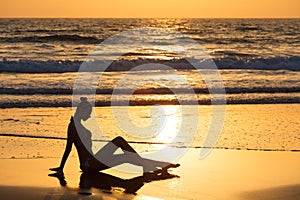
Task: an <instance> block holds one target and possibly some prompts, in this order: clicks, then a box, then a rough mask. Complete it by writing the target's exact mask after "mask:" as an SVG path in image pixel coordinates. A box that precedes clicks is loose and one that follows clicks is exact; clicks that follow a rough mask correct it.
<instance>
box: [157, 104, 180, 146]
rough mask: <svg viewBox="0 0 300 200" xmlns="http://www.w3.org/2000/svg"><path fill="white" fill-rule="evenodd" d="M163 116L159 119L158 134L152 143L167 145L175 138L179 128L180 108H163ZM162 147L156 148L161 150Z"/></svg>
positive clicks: (177, 106)
mask: <svg viewBox="0 0 300 200" xmlns="http://www.w3.org/2000/svg"><path fill="white" fill-rule="evenodd" d="M161 109H163V111H164V113H165V115H164V116H159V117H160V122H161V123H159V124H160V126H161V127H160V129H159V133H158V134H157V136H156V137H155V138H153V140H152V141H153V142H157V143H163V144H169V143H171V142H172V141H173V140H174V139H175V138H176V136H177V134H178V132H179V130H180V126H181V118H182V116H181V107H180V106H179V105H170V106H163V107H162V108H161ZM163 147H164V145H159V146H157V147H156V148H163Z"/></svg>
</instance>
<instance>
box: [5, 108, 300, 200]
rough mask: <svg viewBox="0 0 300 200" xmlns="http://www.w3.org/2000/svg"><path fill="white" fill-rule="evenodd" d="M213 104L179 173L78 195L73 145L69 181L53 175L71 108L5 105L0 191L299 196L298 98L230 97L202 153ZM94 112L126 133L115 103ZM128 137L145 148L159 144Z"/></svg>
mask: <svg viewBox="0 0 300 200" xmlns="http://www.w3.org/2000/svg"><path fill="white" fill-rule="evenodd" d="M210 108H211V107H210V106H200V111H199V115H200V116H201V118H200V119H201V120H200V122H199V125H198V126H199V132H198V133H197V134H196V137H195V141H194V143H193V145H192V148H189V149H188V151H187V153H186V154H184V156H183V157H182V158H181V159H180V160H179V161H178V162H179V163H180V164H181V166H180V167H179V168H177V169H174V170H172V173H174V174H176V175H178V176H180V178H173V179H167V180H161V181H154V182H150V183H145V185H144V186H143V187H141V189H139V190H138V191H137V194H136V195H133V194H124V193H123V192H122V189H120V188H115V189H114V190H113V191H107V190H106V191H103V190H99V189H93V190H92V195H79V194H78V190H79V178H80V174H81V172H80V169H79V164H78V159H77V153H76V151H75V149H73V151H72V153H71V155H70V158H69V160H68V161H67V164H66V169H65V178H66V181H67V186H68V187H61V186H60V184H59V181H58V180H57V179H55V178H53V177H48V174H49V173H50V171H49V170H48V168H50V167H56V166H58V165H59V163H60V157H61V155H62V153H63V150H64V147H65V140H64V138H65V137H66V128H67V124H68V122H69V118H70V115H71V114H72V110H71V108H24V109H21V108H12V109H1V110H0V113H1V117H0V121H1V127H0V134H2V135H1V137H0V138H1V140H0V148H1V151H0V153H1V155H0V166H1V172H0V196H1V199H2V198H3V199H233V200H234V199H237V200H239V199H246V200H247V199H258V200H260V199H261V200H263V199H288V200H290V199H291V200H292V199H299V198H300V194H299V191H300V187H299V186H300V173H299V169H300V152H299V148H300V138H299V128H300V124H299V119H298V115H299V111H300V106H299V104H274V105H227V107H226V118H225V122H224V128H223V131H222V135H221V136H220V138H219V141H218V143H217V144H216V148H215V149H214V150H213V151H212V153H211V154H209V156H207V157H206V158H204V159H202V160H200V159H199V153H200V148H199V147H201V145H202V142H203V139H204V137H203V135H204V133H205V132H206V130H207V128H208V127H209V120H210V119H211V118H210V116H211V109H210ZM130 109H131V111H133V113H134V115H132V116H133V120H136V122H137V123H140V124H147V123H149V120H151V118H149V107H145V106H142V107H131V108H130ZM168 109H169V110H170V112H171V114H170V115H168V116H170V117H173V116H176V109H177V108H176V106H175V107H174V106H173V107H172V106H170V107H168ZM191 109H195V107H193V106H191ZM96 112H97V114H98V115H99V117H98V118H97V120H98V121H100V123H101V126H102V128H103V131H104V132H105V133H106V136H108V137H107V139H111V138H113V137H115V136H117V135H119V134H120V135H122V136H124V137H125V138H126V139H128V135H126V134H124V133H122V132H120V131H119V129H118V128H117V126H116V124H114V122H113V117H112V116H111V111H110V110H109V107H101V108H96ZM174 113H175V114H174ZM186 117H188V119H191V121H192V119H193V116H189V115H187V116H186ZM187 128H188V127H187ZM5 134H12V135H5ZM21 135H24V136H25V137H21ZM27 136H34V137H27ZM36 136H37V137H36ZM47 137H49V138H47ZM129 140H130V141H133V142H132V143H131V144H132V145H133V146H134V148H136V149H137V150H138V151H139V152H147V151H151V150H155V149H157V148H160V145H153V144H147V143H146V144H145V143H134V140H133V139H132V138H131V139H130V138H129ZM103 143H105V142H103ZM174 148H176V145H175V146H174ZM177 148H178V147H177ZM138 170H139V174H132V173H131V174H127V173H125V172H120V171H116V170H108V171H106V172H105V173H108V174H112V175H114V176H117V177H121V178H126V179H128V178H132V177H135V176H139V175H141V173H142V169H139V168H138Z"/></svg>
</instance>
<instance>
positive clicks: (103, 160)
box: [50, 97, 180, 174]
mask: <svg viewBox="0 0 300 200" xmlns="http://www.w3.org/2000/svg"><path fill="white" fill-rule="evenodd" d="M80 100H81V102H80V103H79V104H78V106H77V109H76V112H75V114H74V117H71V120H70V123H69V126H68V135H67V144H66V149H65V152H64V154H63V157H62V160H61V163H60V166H59V167H57V168H50V170H53V171H57V172H61V173H63V169H64V166H65V163H66V161H67V159H68V156H69V154H70V152H71V149H72V145H73V144H74V145H75V147H76V150H77V153H78V157H79V161H80V169H81V170H82V171H83V172H98V171H101V170H105V169H108V168H110V167H114V166H117V165H120V164H123V163H130V164H133V165H137V166H141V167H143V172H144V174H145V173H157V172H162V171H163V172H164V171H167V169H169V168H176V167H179V166H180V165H179V164H171V163H168V162H161V161H155V160H150V159H146V158H142V157H141V156H140V155H139V154H138V153H137V152H136V151H135V150H134V149H133V148H132V147H131V146H130V145H129V144H128V142H127V141H126V140H124V139H123V138H122V137H120V136H118V137H116V138H114V139H113V140H112V141H111V142H108V143H107V144H106V145H105V146H104V147H103V148H101V149H100V150H99V151H98V152H97V153H96V154H93V152H92V140H91V132H90V131H89V130H87V129H86V128H85V127H84V126H83V125H82V123H81V121H82V120H83V121H86V120H87V119H89V118H90V115H91V112H92V105H91V104H90V103H89V102H88V100H87V98H86V97H81V98H80ZM118 148H121V149H122V151H123V153H122V154H114V152H115V151H116V150H117V149H118Z"/></svg>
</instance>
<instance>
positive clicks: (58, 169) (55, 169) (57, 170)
mask: <svg viewBox="0 0 300 200" xmlns="http://www.w3.org/2000/svg"><path fill="white" fill-rule="evenodd" d="M49 170H51V171H55V172H57V173H63V169H62V168H61V167H55V168H50V169H49Z"/></svg>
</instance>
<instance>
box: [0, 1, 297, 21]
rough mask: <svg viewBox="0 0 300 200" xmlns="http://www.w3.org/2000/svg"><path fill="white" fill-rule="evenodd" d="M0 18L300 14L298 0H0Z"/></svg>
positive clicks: (284, 15) (216, 16)
mask: <svg viewBox="0 0 300 200" xmlns="http://www.w3.org/2000/svg"><path fill="white" fill-rule="evenodd" d="M0 17H99V18H104V17H112V18H114V17H122V18H127V17H128V18H129V17H137V18H143V17H157V18H160V17H167V18H173V17H194V18H203V17H205V18H209V17H212V18H222V17H240V18H244V17H300V0H1V2H0Z"/></svg>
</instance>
